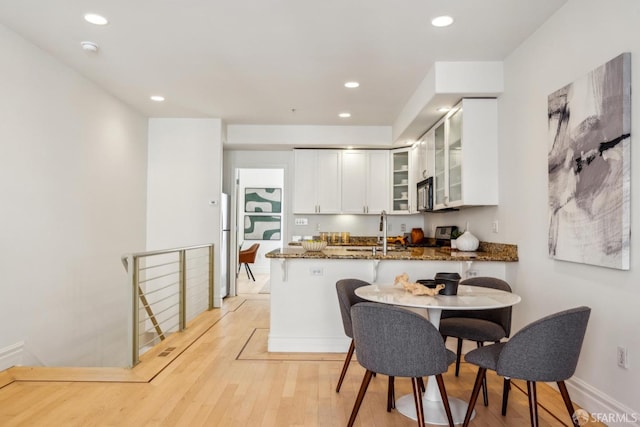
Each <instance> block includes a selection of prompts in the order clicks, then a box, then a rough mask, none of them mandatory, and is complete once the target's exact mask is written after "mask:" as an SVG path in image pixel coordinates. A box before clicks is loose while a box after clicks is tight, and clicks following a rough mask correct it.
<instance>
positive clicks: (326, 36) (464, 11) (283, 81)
mask: <svg viewBox="0 0 640 427" xmlns="http://www.w3.org/2000/svg"><path fill="white" fill-rule="evenodd" d="M565 2H566V0H535V1H531V0H449V1H445V0H316V1H310V0H57V1H53V0H19V1H16V0H0V23H1V24H4V25H5V26H7V27H8V28H10V29H12V30H13V31H15V32H16V33H18V34H20V35H22V36H23V37H24V38H26V39H28V40H30V41H31V42H33V43H34V44H36V45H37V46H39V47H41V48H42V49H44V50H46V51H48V52H50V53H51V54H52V55H53V56H55V57H57V58H59V59H60V60H61V61H62V62H64V63H66V64H68V65H69V66H70V67H72V68H74V69H75V70H77V71H78V72H79V73H81V74H83V75H85V76H86V77H88V78H89V79H90V80H92V81H94V82H96V83H97V84H98V85H100V86H101V87H103V88H104V89H106V90H107V91H109V92H111V93H112V94H114V95H115V96H117V97H118V98H120V99H122V100H123V101H125V102H126V103H127V104H129V105H131V106H133V107H134V108H136V109H137V110H139V111H140V112H142V113H143V114H144V115H146V116H149V117H218V118H222V119H223V120H225V121H226V122H227V123H229V124H282V125H286V124H305V125H388V126H390V125H392V124H393V122H394V120H395V119H396V118H397V116H398V114H399V113H400V110H401V109H402V107H403V106H404V105H405V104H406V102H407V101H408V100H409V98H410V97H411V95H412V94H413V92H414V90H415V89H416V87H417V86H418V84H419V83H420V82H421V81H422V79H423V78H424V76H425V75H426V74H427V72H428V71H429V69H430V68H431V67H432V65H433V63H434V62H435V61H458V60H461V61H477V60H481V61H484V60H486V61H491V60H502V59H504V58H505V57H506V56H507V55H508V54H509V53H510V52H512V51H513V49H514V48H516V47H517V46H518V45H519V44H520V43H522V42H523V41H524V40H525V39H526V38H527V37H528V36H529V35H530V34H531V33H532V32H533V31H535V30H536V29H537V28H538V27H539V26H540V25H541V24H542V23H543V22H544V21H545V20H546V19H547V18H548V17H549V16H550V15H551V14H553V12H555V11H556V10H557V9H558V8H559V7H560V6H561V5H563V4H564V3H565ZM87 12H94V13H99V14H102V15H104V16H105V17H107V18H108V19H109V24H108V25H106V26H103V27H98V26H94V25H91V24H88V23H87V22H85V21H84V19H83V15H84V14H85V13H87ZM442 14H447V15H451V16H453V17H454V19H455V22H454V24H453V25H452V26H451V27H448V28H434V27H432V26H431V25H430V21H431V18H433V17H435V16H438V15H442ZM83 40H89V41H93V42H95V43H97V44H98V45H99V46H100V49H99V52H98V53H97V54H93V55H92V54H88V53H87V52H84V51H83V50H82V49H81V48H80V42H81V41H83ZM349 80H357V81H359V82H360V83H361V86H360V88H358V89H355V90H348V89H345V88H344V87H343V83H344V82H346V81H349ZM152 94H162V95H164V96H165V97H166V101H165V102H164V103H161V104H158V103H154V102H152V101H150V100H149V96H150V95H152ZM292 109H295V112H292V111H291V110H292ZM342 111H348V112H350V113H351V114H352V117H351V118H350V119H340V118H338V113H339V112H342Z"/></svg>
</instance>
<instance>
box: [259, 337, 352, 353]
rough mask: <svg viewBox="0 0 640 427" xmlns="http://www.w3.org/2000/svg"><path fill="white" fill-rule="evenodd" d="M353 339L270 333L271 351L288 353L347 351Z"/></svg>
mask: <svg viewBox="0 0 640 427" xmlns="http://www.w3.org/2000/svg"><path fill="white" fill-rule="evenodd" d="M350 342H351V340H350V339H349V338H346V337H345V338H331V337H324V338H302V337H301V338H295V337H293V338H292V337H274V336H271V335H269V340H268V343H267V348H268V351H269V352H287V353H346V352H347V350H348V349H349V344H350Z"/></svg>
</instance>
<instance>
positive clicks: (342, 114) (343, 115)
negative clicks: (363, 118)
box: [338, 113, 351, 119]
mask: <svg viewBox="0 0 640 427" xmlns="http://www.w3.org/2000/svg"><path fill="white" fill-rule="evenodd" d="M338 117H341V118H343V119H348V118H349V117H351V113H340V114H338Z"/></svg>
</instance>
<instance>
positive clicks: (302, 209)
mask: <svg viewBox="0 0 640 427" xmlns="http://www.w3.org/2000/svg"><path fill="white" fill-rule="evenodd" d="M340 154H341V153H340V150H295V151H294V161H295V168H294V169H295V172H294V177H295V182H294V192H293V212H294V213H301V214H314V213H316V214H317V213H323V214H324V213H340V199H341V180H340V173H341V155H340Z"/></svg>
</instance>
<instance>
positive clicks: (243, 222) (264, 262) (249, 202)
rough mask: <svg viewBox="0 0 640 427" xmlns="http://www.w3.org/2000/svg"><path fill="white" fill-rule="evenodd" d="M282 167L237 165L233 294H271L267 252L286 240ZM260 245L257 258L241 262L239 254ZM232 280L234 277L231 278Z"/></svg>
mask: <svg viewBox="0 0 640 427" xmlns="http://www.w3.org/2000/svg"><path fill="white" fill-rule="evenodd" d="M284 182H285V180H284V169H282V168H238V169H236V170H235V191H234V194H233V196H232V197H233V199H234V200H233V201H232V206H233V208H234V209H232V213H231V216H232V220H233V221H234V222H235V227H232V229H233V230H235V233H233V235H232V246H231V247H233V248H237V251H236V256H235V257H234V259H233V260H232V264H231V265H232V266H233V269H230V270H231V271H232V272H233V275H234V276H236V277H235V279H236V280H232V295H237V294H239V293H269V265H270V262H269V259H267V258H265V254H266V253H268V252H270V251H272V250H273V249H277V248H281V247H282V246H283V243H284V236H285V235H286V233H285V227H286V216H285V203H286V198H285V194H286V192H285V188H284ZM254 244H258V245H259V247H258V251H257V254H256V256H255V259H254V260H253V262H252V263H251V264H249V265H248V268H249V269H250V271H251V273H252V274H253V278H255V280H253V278H252V277H251V274H249V271H247V267H245V266H244V265H242V264H241V263H240V259H239V256H238V253H239V251H240V250H246V249H249V248H250V247H251V246H252V245H254ZM232 279H233V278H232Z"/></svg>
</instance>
